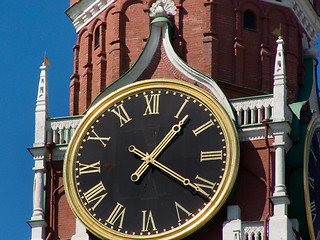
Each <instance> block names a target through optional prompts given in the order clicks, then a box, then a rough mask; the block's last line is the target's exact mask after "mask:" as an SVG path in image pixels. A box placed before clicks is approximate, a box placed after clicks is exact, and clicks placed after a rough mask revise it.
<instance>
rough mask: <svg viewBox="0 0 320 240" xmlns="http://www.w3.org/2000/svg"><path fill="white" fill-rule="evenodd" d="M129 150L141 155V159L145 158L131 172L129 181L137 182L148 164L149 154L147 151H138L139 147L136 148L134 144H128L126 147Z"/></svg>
mask: <svg viewBox="0 0 320 240" xmlns="http://www.w3.org/2000/svg"><path fill="white" fill-rule="evenodd" d="M128 150H129V152H132V153H135V154H137V155H138V156H139V157H141V159H142V160H145V161H144V162H143V163H142V164H141V165H140V166H139V168H138V169H137V170H136V171H135V172H134V173H133V174H131V177H130V178H131V181H133V182H137V181H138V180H139V179H140V177H141V175H142V174H143V173H144V172H145V171H146V170H147V168H148V165H149V160H148V159H149V154H148V153H144V152H142V151H140V150H139V149H137V148H136V147H135V146H134V145H130V146H129V148H128Z"/></svg>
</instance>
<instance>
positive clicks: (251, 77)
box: [238, 0, 263, 90]
mask: <svg viewBox="0 0 320 240" xmlns="http://www.w3.org/2000/svg"><path fill="white" fill-rule="evenodd" d="M239 11H240V14H241V21H240V22H239V23H238V26H239V28H241V30H240V32H241V37H242V40H243V43H242V44H243V47H244V57H243V61H244V62H245V63H249V64H245V65H244V69H243V76H245V78H243V79H242V82H243V86H245V87H250V88H254V89H259V90H262V76H261V75H262V70H261V68H262V63H261V60H260V49H261V43H262V36H263V22H262V16H263V10H262V9H261V5H259V4H257V2H253V1H251V0H249V1H242V2H241V4H240V6H239ZM246 11H251V12H252V13H253V14H254V17H255V29H246V28H244V13H245V12H246Z"/></svg>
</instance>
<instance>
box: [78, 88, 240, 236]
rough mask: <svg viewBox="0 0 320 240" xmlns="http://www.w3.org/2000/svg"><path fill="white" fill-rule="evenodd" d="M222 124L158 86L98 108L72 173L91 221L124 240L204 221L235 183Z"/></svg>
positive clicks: (200, 103)
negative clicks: (201, 218)
mask: <svg viewBox="0 0 320 240" xmlns="http://www.w3.org/2000/svg"><path fill="white" fill-rule="evenodd" d="M224 120H225V119H224V118H222V117H221V116H220V115H219V113H218V109H217V108H216V109H215V108H212V107H211V106H209V105H208V103H207V102H206V101H204V100H202V99H201V98H199V97H198V96H194V95H193V94H189V93H188V92H186V91H182V90H180V89H179V88H178V89H175V88H173V89H170V88H164V87H160V86H158V87H153V88H152V89H151V90H150V89H144V88H143V89H139V88H137V89H136V90H135V91H133V92H128V93H126V94H125V95H123V96H120V97H119V98H116V99H115V100H114V101H113V102H112V104H109V105H108V106H104V107H102V108H99V111H97V112H96V113H95V114H94V117H92V118H91V119H89V120H88V121H87V122H86V121H85V125H86V127H85V128H84V131H83V132H82V134H80V135H79V138H78V144H77V145H76V146H77V147H76V150H75V152H76V156H75V157H74V159H75V160H74V162H73V165H72V166H73V167H72V168H74V171H73V174H74V184H75V188H74V189H75V192H76V195H77V198H78V199H79V203H80V205H81V206H83V209H84V211H85V212H86V215H87V217H88V218H90V219H92V221H93V222H95V224H97V225H98V226H100V227H101V228H103V229H107V231H111V232H112V231H113V232H115V234H116V235H117V234H118V235H119V236H120V237H124V238H126V237H128V236H136V237H137V238H144V237H148V236H162V235H163V234H164V235H166V234H167V233H170V232H172V231H173V230H174V229H179V228H180V227H181V226H184V225H188V224H189V222H192V221H194V219H196V218H199V216H201V214H204V213H203V212H204V210H205V209H207V208H209V206H211V205H213V203H214V202H216V201H217V199H219V198H221V196H222V194H221V192H224V191H225V189H224V190H222V187H221V185H224V184H226V183H225V182H226V180H225V179H226V178H229V176H226V175H228V174H230V166H229V165H230V163H229V162H230V156H231V155H233V154H234V153H232V152H231V146H230V133H229V130H228V127H226V126H225V123H224ZM231 145H232V144H231ZM230 175H234V173H232V174H230Z"/></svg>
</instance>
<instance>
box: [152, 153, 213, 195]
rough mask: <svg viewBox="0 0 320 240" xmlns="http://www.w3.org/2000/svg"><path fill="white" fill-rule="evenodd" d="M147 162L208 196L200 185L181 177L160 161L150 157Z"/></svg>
mask: <svg viewBox="0 0 320 240" xmlns="http://www.w3.org/2000/svg"><path fill="white" fill-rule="evenodd" d="M148 162H150V163H151V164H152V165H154V166H156V167H158V168H159V169H160V170H162V171H163V172H165V173H167V174H168V175H170V176H171V177H173V178H174V179H176V180H178V181H180V182H181V183H183V185H185V186H190V187H192V188H193V189H194V190H196V191H197V192H200V193H202V194H203V195H205V196H206V197H209V194H208V193H207V192H205V191H204V190H203V189H201V188H200V187H198V186H197V185H195V184H194V183H191V182H190V179H189V178H185V177H182V176H181V175H180V174H178V173H176V172H175V171H173V170H172V169H170V168H168V167H167V166H165V165H163V164H162V163H160V162H158V161H157V160H155V159H152V158H151V159H150V160H149V161H148Z"/></svg>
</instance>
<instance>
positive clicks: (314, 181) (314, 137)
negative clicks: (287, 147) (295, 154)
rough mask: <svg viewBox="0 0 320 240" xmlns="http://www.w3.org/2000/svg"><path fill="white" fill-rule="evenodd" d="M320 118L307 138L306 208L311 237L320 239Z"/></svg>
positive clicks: (312, 126)
mask: <svg viewBox="0 0 320 240" xmlns="http://www.w3.org/2000/svg"><path fill="white" fill-rule="evenodd" d="M319 123H320V120H319V119H317V118H316V119H315V120H313V121H312V123H311V129H310V128H309V130H310V131H309V136H308V137H307V140H306V147H307V149H305V150H306V162H305V164H307V165H305V186H306V208H307V219H308V224H309V232H310V238H311V239H320V175H319V174H320V127H317V126H319Z"/></svg>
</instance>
